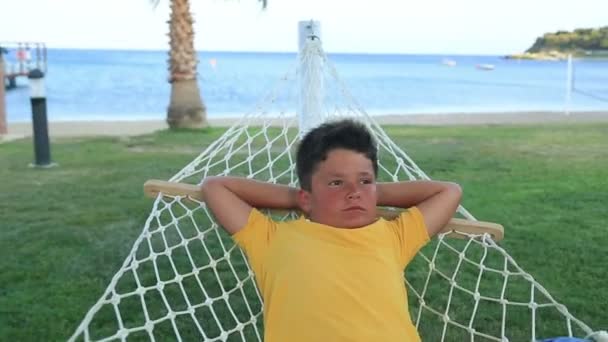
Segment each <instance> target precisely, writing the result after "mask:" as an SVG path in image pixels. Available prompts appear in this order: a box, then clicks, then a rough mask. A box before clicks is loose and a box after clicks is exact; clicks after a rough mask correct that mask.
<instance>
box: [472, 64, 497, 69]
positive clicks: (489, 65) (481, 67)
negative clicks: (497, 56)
mask: <svg viewBox="0 0 608 342" xmlns="http://www.w3.org/2000/svg"><path fill="white" fill-rule="evenodd" d="M475 67H476V68H477V69H479V70H494V64H477V65H475Z"/></svg>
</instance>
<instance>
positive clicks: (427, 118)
mask: <svg viewBox="0 0 608 342" xmlns="http://www.w3.org/2000/svg"><path fill="white" fill-rule="evenodd" d="M372 118H373V119H374V120H376V122H378V123H379V124H381V125H415V126H449V125H512V124H516V125H517V124H524V125H525V124H551V123H584V122H587V123H592V122H608V111H594V112H573V113H570V114H569V115H566V114H565V113H563V112H502V113H496V112H494V113H450V114H447V113H445V114H440V113H438V114H403V115H398V114H393V115H378V116H372ZM238 120H240V118H223V119H218V118H209V124H210V125H211V126H215V127H229V126H232V125H233V124H235V123H236V122H237V121H238ZM254 123H255V120H254ZM163 129H167V124H166V123H165V122H164V120H141V121H126V120H125V121H123V120H121V121H55V122H50V123H49V136H50V137H51V138H58V137H92V136H135V135H141V134H147V133H152V132H155V131H158V130H163ZM31 135H32V124H31V123H30V122H18V123H8V134H7V135H4V136H1V135H0V142H2V141H9V140H13V139H20V138H24V137H28V136H31Z"/></svg>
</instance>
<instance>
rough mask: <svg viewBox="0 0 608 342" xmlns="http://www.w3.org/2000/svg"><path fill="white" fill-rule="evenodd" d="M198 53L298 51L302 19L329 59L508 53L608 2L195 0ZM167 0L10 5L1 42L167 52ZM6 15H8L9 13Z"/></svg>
mask: <svg viewBox="0 0 608 342" xmlns="http://www.w3.org/2000/svg"><path fill="white" fill-rule="evenodd" d="M191 3H192V10H193V12H194V18H195V20H196V23H195V32H196V37H195V39H196V40H195V46H196V48H197V49H198V50H224V51H226V50H227V51H295V50H296V49H297V22H298V21H299V20H308V19H311V18H314V19H316V20H320V21H321V24H322V35H323V42H324V48H325V50H326V51H328V52H365V53H437V54H494V55H501V54H508V53H514V52H521V51H523V50H525V49H526V48H528V47H529V46H530V45H531V44H532V43H533V42H534V39H535V38H536V37H537V36H539V35H542V34H543V33H545V32H553V31H556V30H572V29H574V28H578V27H600V26H606V25H608V15H607V14H606V13H608V1H606V0H578V1H559V0H558V1H555V0H501V1H492V0H485V1H482V0H459V1H448V0H441V1H440V0H418V1H407V0H372V1H369V0H368V1H361V0H350V1H347V0H298V1H296V0H269V4H268V9H267V10H266V11H262V10H261V7H260V4H259V3H258V2H257V1H255V0H226V1H224V0H191ZM168 8H169V0H161V1H160V4H159V6H158V7H157V8H153V7H152V6H151V5H150V1H149V0H18V1H17V0H14V1H9V0H5V1H3V4H2V6H1V11H2V13H3V15H2V18H1V19H0V42H2V41H23V40H26V41H42V42H45V43H47V46H49V47H62V48H115V49H158V50H164V49H167V46H168V45H167V39H168V38H167V36H166V34H167V32H168V28H167V24H166V20H167V19H168V17H169V10H168ZM5 13H7V14H8V15H6V14H5Z"/></svg>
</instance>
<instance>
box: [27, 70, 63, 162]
mask: <svg viewBox="0 0 608 342" xmlns="http://www.w3.org/2000/svg"><path fill="white" fill-rule="evenodd" d="M27 78H28V79H29V85H30V99H31V103H32V124H33V126H34V155H35V162H34V164H32V165H31V166H33V167H52V166H55V165H56V164H54V163H51V149H50V145H49V133H48V122H47V117H46V94H45V89H44V73H43V72H42V71H40V70H39V69H33V70H31V71H30V72H29V73H28V75H27Z"/></svg>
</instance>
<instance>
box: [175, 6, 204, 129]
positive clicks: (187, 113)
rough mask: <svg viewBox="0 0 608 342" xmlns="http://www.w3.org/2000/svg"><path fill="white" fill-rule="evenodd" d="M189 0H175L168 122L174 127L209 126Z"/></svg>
mask: <svg viewBox="0 0 608 342" xmlns="http://www.w3.org/2000/svg"><path fill="white" fill-rule="evenodd" d="M192 24H193V20H192V14H191V13H190V3H189V0H172V1H171V18H170V20H169V45H170V47H171V48H170V50H169V83H171V100H170V102H169V108H168V109H167V123H168V124H169V127H171V128H201V127H205V126H207V108H206V107H205V105H204V104H203V99H202V97H201V94H200V90H199V88H198V82H197V80H196V75H197V72H196V66H197V64H198V60H197V58H196V50H194V29H193V25H192Z"/></svg>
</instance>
